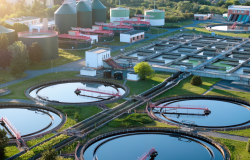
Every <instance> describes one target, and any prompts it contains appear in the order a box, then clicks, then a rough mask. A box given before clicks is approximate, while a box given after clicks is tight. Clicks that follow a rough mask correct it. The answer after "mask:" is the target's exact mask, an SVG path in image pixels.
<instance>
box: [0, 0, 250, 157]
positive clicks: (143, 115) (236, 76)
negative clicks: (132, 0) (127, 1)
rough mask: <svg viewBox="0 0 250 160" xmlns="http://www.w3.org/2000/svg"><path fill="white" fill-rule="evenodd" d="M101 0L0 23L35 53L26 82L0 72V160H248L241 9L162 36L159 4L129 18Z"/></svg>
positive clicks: (249, 63) (249, 79) (246, 46)
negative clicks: (23, 25)
mask: <svg viewBox="0 0 250 160" xmlns="http://www.w3.org/2000/svg"><path fill="white" fill-rule="evenodd" d="M102 2H103V1H100V0H92V1H91V0H85V1H84V0H80V1H76V0H67V1H64V2H62V3H61V4H60V7H59V6H58V7H59V8H58V9H57V10H56V11H55V12H54V18H53V20H52V21H53V22H50V23H49V22H48V19H46V18H45V19H43V23H42V24H41V25H42V28H41V27H37V26H35V25H34V26H32V27H29V31H22V32H18V33H17V34H16V33H15V32H16V31H15V30H11V29H7V28H4V27H1V26H0V40H1V34H3V33H6V35H7V37H8V39H9V43H10V44H13V43H14V42H15V39H17V40H18V41H21V42H22V43H23V44H24V45H26V46H27V48H29V46H31V45H32V43H34V42H37V43H38V44H39V45H40V47H41V49H42V51H43V52H42V58H41V62H36V63H34V64H32V65H33V66H32V65H30V66H28V69H26V70H27V71H25V75H24V76H26V77H24V78H18V77H17V78H15V79H11V80H8V81H5V77H4V76H3V77H1V75H0V133H6V137H7V138H6V139H8V141H6V146H5V150H6V153H7V152H8V153H9V152H10V150H11V151H13V153H11V154H6V155H5V157H4V158H3V159H7V160H14V159H18V160H19V159H20V160H25V159H39V158H41V157H44V156H45V155H46V153H48V154H49V152H50V151H51V152H53V153H54V156H55V157H54V159H56V156H60V157H61V158H63V159H68V160H69V159H70V160H71V159H75V160H117V159H119V160H136V159H137V160H163V159H171V160H172V159H173V160H183V159H187V160H201V159H202V160H203V159H204V160H233V159H239V160H248V159H250V149H249V144H250V142H247V141H248V138H249V137H250V134H249V128H250V102H249V97H250V87H249V85H250V75H249V73H250V52H249V51H250V40H249V37H247V36H244V35H243V36H242V33H244V34H247V32H248V28H249V27H248V25H249V24H248V23H247V22H248V20H249V11H248V9H249V7H247V6H242V7H241V6H238V7H237V6H229V9H228V18H227V19H226V21H227V22H226V23H225V22H221V23H219V24H206V27H197V26H198V25H199V24H200V23H203V22H204V21H203V20H206V21H208V22H209V23H212V22H218V21H221V20H220V19H219V20H218V19H216V18H217V17H216V16H214V14H209V15H210V16H211V17H210V18H211V19H209V18H207V19H202V18H198V19H197V17H194V20H192V23H193V24H190V25H189V27H188V28H184V27H180V28H167V29H166V28H164V26H166V24H165V23H166V19H165V18H166V17H165V13H166V12H167V11H166V10H165V9H163V8H162V7H158V9H157V8H156V6H155V5H154V9H152V8H147V9H146V8H144V11H143V14H134V15H133V16H131V14H130V12H134V11H133V10H132V9H131V8H129V7H123V6H122V5H121V4H120V3H121V2H119V6H118V5H116V7H110V6H107V8H106V6H105V5H104V4H106V2H105V3H102ZM107 10H109V12H107ZM107 13H108V14H110V22H109V21H107V17H108V16H107ZM194 16H195V15H194ZM196 16H197V15H196ZM213 16H214V17H213ZM201 19H202V20H201ZM50 21H51V20H50ZM190 26H191V27H190ZM159 29H161V30H165V32H162V33H160V32H159ZM196 29H197V31H196ZM150 30H152V31H150ZM153 30H156V32H157V30H158V34H157V33H156V34H154V33H153ZM204 30H205V31H204ZM210 31H211V34H210ZM217 31H218V32H217ZM206 32H209V34H204V33H206ZM215 32H216V33H215ZM227 32H230V34H234V33H239V36H238V35H237V37H236V34H234V36H230V34H226V33H227ZM172 33H173V34H172ZM15 34H16V35H15ZM15 36H16V37H15ZM14 38H15V39H14ZM119 38H120V39H119ZM117 39H119V42H117ZM0 44H1V43H0ZM0 47H1V45H0ZM16 52H17V53H16V54H17V55H18V53H19V51H18V50H17V51H16ZM12 54H13V53H12ZM13 55H15V54H13ZM31 56H32V55H31ZM0 57H1V49H0ZM0 62H2V61H1V60H0ZM13 63H14V61H13V60H12V61H11V62H10V66H9V67H8V68H9V69H12V68H14V67H13ZM0 67H2V66H1V64H0ZM20 69H22V68H21V67H20ZM1 70H2V69H1ZM0 73H1V72H0ZM0 140H1V137H0ZM51 148H53V150H50V149H51ZM0 149H1V148H0ZM248 149H249V151H248ZM15 150H17V151H15ZM48 151H49V152H48ZM1 158H2V157H0V159H1Z"/></svg>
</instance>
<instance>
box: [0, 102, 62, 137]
mask: <svg viewBox="0 0 250 160" xmlns="http://www.w3.org/2000/svg"><path fill="white" fill-rule="evenodd" d="M0 117H1V118H2V117H6V118H7V119H8V121H9V122H10V123H11V124H12V125H13V126H14V127H15V128H17V129H18V131H19V132H21V136H22V138H24V139H26V138H28V139H33V138H35V136H38V135H39V136H43V135H45V134H48V133H50V132H53V131H55V130H57V129H59V128H60V127H61V126H62V125H63V124H64V123H65V121H66V117H65V116H64V115H63V114H62V113H61V112H59V111H57V110H55V109H53V108H50V107H40V106H35V105H30V104H21V105H20V104H18V105H16V104H8V105H7V104H2V105H0ZM17 117H19V118H17ZM0 128H1V129H3V128H4V129H5V130H8V128H6V125H4V123H3V124H1V125H0ZM8 133H9V134H8V137H9V138H11V141H12V139H13V136H12V135H11V132H8ZM13 140H14V139H13Z"/></svg>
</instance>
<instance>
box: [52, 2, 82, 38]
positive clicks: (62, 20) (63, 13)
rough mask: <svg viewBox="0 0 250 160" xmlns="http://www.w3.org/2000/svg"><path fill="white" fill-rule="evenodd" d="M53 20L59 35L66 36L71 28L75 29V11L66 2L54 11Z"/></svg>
mask: <svg viewBox="0 0 250 160" xmlns="http://www.w3.org/2000/svg"><path fill="white" fill-rule="evenodd" d="M54 18H55V24H56V26H57V27H58V28H59V31H60V34H67V33H68V31H69V30H71V27H77V14H76V11H75V10H74V9H73V8H72V7H71V6H70V4H69V3H67V2H65V3H63V4H62V5H61V6H60V7H59V8H58V9H57V10H56V11H55V14H54Z"/></svg>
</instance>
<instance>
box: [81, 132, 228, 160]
mask: <svg viewBox="0 0 250 160" xmlns="http://www.w3.org/2000/svg"><path fill="white" fill-rule="evenodd" d="M143 129H144V128H142V129H133V130H132V129H131V130H129V129H127V130H123V131H116V132H113V133H107V134H105V135H101V136H98V137H95V138H93V139H91V140H90V141H88V142H87V143H86V144H85V145H84V146H83V148H82V150H81V151H82V153H81V154H82V156H83V158H84V159H86V160H88V159H99V160H105V159H108V160H117V159H119V160H128V159H137V158H138V157H141V156H143V155H145V153H148V152H149V150H152V149H154V150H155V151H156V152H157V153H158V155H157V156H156V158H155V159H174V160H183V159H197V160H200V159H202V160H211V159H213V160H223V159H227V158H228V155H227V154H228V153H227V152H226V153H225V151H224V150H223V149H222V147H221V146H220V145H218V144H217V143H216V142H211V141H209V140H208V139H207V138H205V137H202V136H200V137H199V138H197V137H196V136H195V134H188V133H187V132H179V131H177V130H176V131H174V130H167V129H166V130H164V129H162V130H161V129H159V128H157V129H155V130H154V129H149V128H145V129H144V130H143ZM118 157H119V158H118Z"/></svg>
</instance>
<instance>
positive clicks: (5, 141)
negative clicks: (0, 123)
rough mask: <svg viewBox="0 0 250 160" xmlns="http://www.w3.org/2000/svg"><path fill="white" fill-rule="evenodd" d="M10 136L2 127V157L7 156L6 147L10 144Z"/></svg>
mask: <svg viewBox="0 0 250 160" xmlns="http://www.w3.org/2000/svg"><path fill="white" fill-rule="evenodd" d="M8 141H9V138H8V137H7V132H6V131H5V130H4V129H0V157H5V156H4V153H5V147H6V146H7V145H8Z"/></svg>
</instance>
